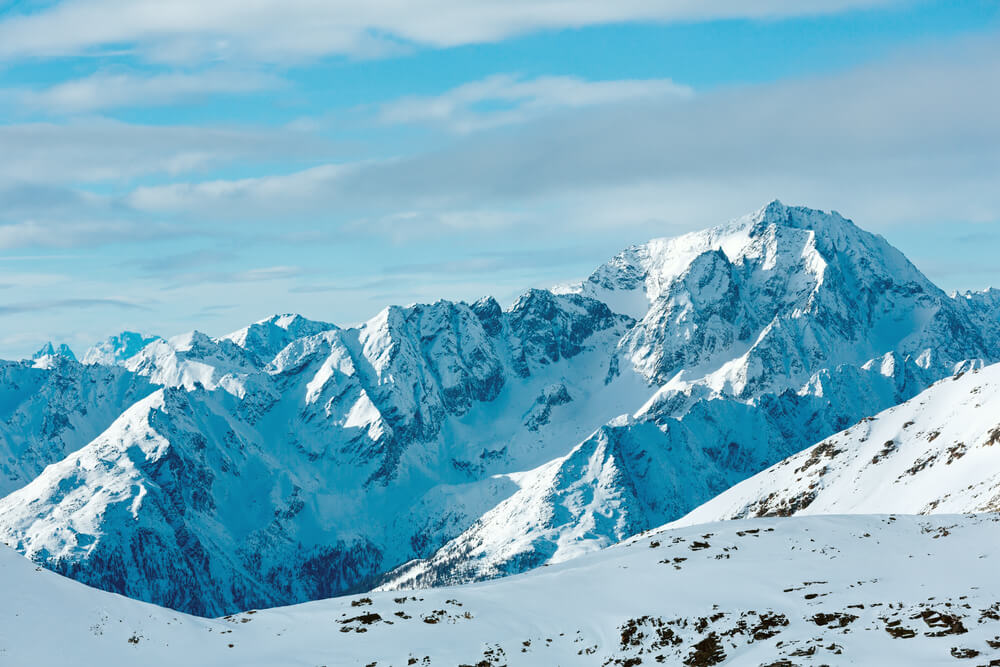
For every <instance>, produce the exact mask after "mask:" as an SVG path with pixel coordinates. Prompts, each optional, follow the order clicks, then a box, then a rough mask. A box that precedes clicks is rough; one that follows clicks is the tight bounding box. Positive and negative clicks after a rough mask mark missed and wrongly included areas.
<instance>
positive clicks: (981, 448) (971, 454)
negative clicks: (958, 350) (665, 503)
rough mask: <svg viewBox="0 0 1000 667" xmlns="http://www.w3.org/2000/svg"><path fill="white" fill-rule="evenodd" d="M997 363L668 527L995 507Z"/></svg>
mask: <svg viewBox="0 0 1000 667" xmlns="http://www.w3.org/2000/svg"><path fill="white" fill-rule="evenodd" d="M998 407H1000V364H994V365H992V366H987V367H986V368H983V369H982V370H974V371H971V372H967V373H960V374H957V375H955V376H954V377H951V378H947V379H945V380H941V381H939V382H937V383H935V384H934V385H933V386H932V387H930V388H929V389H927V390H926V391H924V392H922V393H921V394H919V395H918V396H916V397H914V398H912V399H910V400H909V401H907V402H905V403H903V404H902V405H899V406H896V407H894V408H890V409H888V410H886V411H885V412H882V413H880V414H878V415H875V416H873V417H871V418H866V419H863V420H861V421H860V422H859V423H857V424H855V425H854V426H852V427H850V428H849V429H847V430H845V431H842V432H840V433H837V434H836V435H833V436H830V437H829V438H827V439H825V440H823V441H822V442H819V443H817V444H816V445H814V446H813V447H810V448H809V449H806V450H805V451H803V452H801V453H799V454H796V455H795V456H792V457H790V458H788V459H785V460H784V461H782V462H781V463H778V464H776V465H774V466H772V467H771V468H769V469H767V470H765V471H763V472H761V473H759V474H757V475H754V476H753V477H751V478H750V479H747V480H745V481H743V482H741V483H740V484H737V485H736V486H734V487H733V488H731V489H729V490H728V491H725V492H724V493H722V494H720V495H719V496H717V497H715V498H713V499H712V500H711V501H709V502H707V503H705V504H704V505H702V506H701V507H698V508H697V509H695V510H694V511H692V512H691V513H690V514H688V515H687V516H685V517H683V518H682V519H680V520H679V521H677V522H676V523H675V524H674V525H678V526H679V525H691V524H698V523H704V522H706V521H719V520H723V519H739V518H746V517H755V516H774V515H778V516H786V515H802V514H845V513H859V514H864V513H876V512H877V513H887V512H904V513H908V514H927V513H955V512H996V511H998V510H1000V412H998V410H997V408H998Z"/></svg>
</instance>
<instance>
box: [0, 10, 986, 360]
mask: <svg viewBox="0 0 1000 667" xmlns="http://www.w3.org/2000/svg"><path fill="white" fill-rule="evenodd" d="M774 198H779V199H781V200H782V201H783V202H785V203H787V204H795V205H805V206H810V207H813V208H820V209H824V210H830V209H834V210H837V211H839V212H840V213H842V214H843V215H845V216H847V217H849V218H851V219H853V220H854V221H855V222H856V223H857V224H859V225H860V226H862V227H864V228H866V229H868V230H870V231H873V232H877V233H879V234H882V235H883V236H885V237H886V238H887V239H888V240H889V241H890V242H891V243H893V244H894V245H896V246H897V247H898V248H900V249H901V250H902V251H903V252H904V253H906V254H907V256H909V257H910V259H911V260H912V261H913V262H914V263H915V264H916V265H917V266H918V267H919V268H920V269H921V270H923V271H924V272H925V273H926V274H927V275H928V276H929V277H930V278H931V279H932V280H933V281H935V282H936V283H937V284H938V285H939V286H941V287H942V288H944V289H946V290H949V291H950V290H954V289H960V290H961V289H981V288H985V287H988V286H998V287H1000V262H998V261H997V254H998V251H1000V3H998V2H997V1H996V0H992V1H986V0H966V1H961V0H953V1H950V2H935V1H918V0H912V1H906V0H808V1H805V0H757V1H756V2H753V3H747V2H743V1H741V0H617V1H616V2H606V0H534V1H527V0H500V1H496V0H424V1H423V2H419V3H416V2H412V1H408V2H407V1H403V0H366V1H365V2H360V1H358V0H354V1H347V0H325V1H321V0H282V1H281V2H278V1H272V0H239V1H237V0H213V2H211V3H206V2H203V1H201V0H199V1H195V0H172V1H171V2H162V1H160V0H0V358H20V357H22V356H25V355H30V354H31V353H32V352H33V351H34V350H36V349H38V348H39V347H41V345H42V344H43V343H44V342H46V341H49V340H52V341H54V342H56V343H62V342H65V343H68V344H69V345H70V346H71V347H72V348H73V349H74V350H75V351H77V353H82V352H83V351H84V350H85V349H86V348H87V347H88V346H89V345H91V344H93V343H94V342H96V341H98V340H100V339H103V338H105V337H107V336H109V335H112V334H114V333H117V332H119V331H122V330H132V331H140V332H144V333H149V334H158V335H163V336H170V335H174V334H179V333H182V332H186V331H190V330H192V329H198V330H200V331H204V332H206V333H208V334H210V335H222V334H225V333H228V332H230V331H233V330H235V329H238V328H240V327H242V326H245V325H246V324H248V323H250V322H253V321H256V320H260V319H263V318H265V317H267V316H269V315H271V314H274V313H284V312H298V313H301V314H303V315H305V316H307V317H311V318H313V319H318V320H323V321H328V322H334V323H337V324H340V325H351V324H355V323H357V322H361V321H364V320H366V319H368V318H370V317H372V316H373V315H375V314H376V313H377V312H378V311H379V310H381V309H382V308H383V307H384V306H386V305H389V304H407V303H413V302H427V301H436V300H438V299H440V298H447V299H465V300H471V299H475V298H478V297H480V296H485V295H492V296H495V297H496V298H498V299H499V300H500V301H501V302H502V303H509V302H510V301H512V300H513V299H514V298H516V296H517V295H518V294H520V293H521V292H523V291H524V290H525V289H527V288H529V287H546V286H551V285H553V284H556V283H563V282H568V281H572V280H579V279H581V278H583V277H585V276H586V275H587V274H588V273H589V272H590V271H591V270H592V269H593V268H595V267H596V266H597V265H599V264H600V263H602V262H603V261H605V260H606V259H608V258H609V257H611V256H612V255H614V254H615V253H616V252H618V251H619V250H621V249H622V248H624V247H627V246H629V245H631V244H634V243H639V242H642V241H645V240H647V239H649V238H654V237H660V236H671V235H675V234H680V233H683V232H687V231H691V230H695V229H701V228H705V227H708V226H712V225H715V224H719V223H722V222H725V221H726V220H729V219H732V218H734V217H737V216H740V215H742V214H744V213H747V212H749V211H752V210H755V209H757V208H759V207H760V206H762V205H763V204H765V203H766V202H768V201H770V200H771V199H774Z"/></svg>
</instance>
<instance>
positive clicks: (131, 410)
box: [0, 202, 1000, 616]
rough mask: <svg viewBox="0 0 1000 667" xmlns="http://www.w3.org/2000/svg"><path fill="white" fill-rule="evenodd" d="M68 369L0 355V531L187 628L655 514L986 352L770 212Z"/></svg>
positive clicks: (894, 257)
mask: <svg viewBox="0 0 1000 667" xmlns="http://www.w3.org/2000/svg"><path fill="white" fill-rule="evenodd" d="M136 348H141V349H138V351H136ZM84 358H85V359H86V360H88V361H94V362H98V363H93V364H81V363H78V362H76V361H73V360H72V359H70V358H69V356H68V354H60V353H59V351H58V350H57V349H56V348H55V347H49V346H47V347H46V348H45V349H44V350H43V353H42V354H40V355H39V357H38V359H35V360H33V361H23V362H5V363H4V364H2V365H0V373H2V383H0V473H2V474H0V494H4V496H5V497H3V498H0V540H2V541H5V542H7V543H9V544H11V545H12V546H13V547H14V548H16V549H17V550H18V551H20V552H22V553H24V554H27V555H29V556H30V557H31V558H33V559H35V560H36V561H37V562H39V563H42V564H44V565H45V566H47V567H49V568H52V569H55V570H57V571H59V572H62V573H65V574H67V575H69V576H72V577H73V578H76V579H78V580H80V581H83V582H86V583H89V584H92V585H94V586H97V587H100V588H103V589H106V590H110V591H115V592H120V593H124V594H126V595H129V596H131V597H135V598H138V599H142V600H146V601H151V602H155V603H158V604H161V605H164V606H169V607H172V608H175V609H178V610H182V611H187V612H190V613H196V614H200V615H205V616H214V615H220V614H223V613H228V612H230V611H237V610H240V609H245V608H250V607H270V606H278V605H286V604H291V603H294V602H300V601H306V600H314V599H320V598H325V597H329V596H332V595H337V594H343V593H349V592H354V591H358V590H364V589H367V588H369V587H371V586H373V585H376V584H381V585H383V586H384V587H387V588H392V587H402V588H409V587H414V586H430V585H442V584H450V583H458V582H464V581H476V580H483V579H488V578H491V577H496V576H500V575H505V574H511V573H517V572H523V571H525V570H527V569H530V568H533V567H537V566H540V565H543V564H550V563H558V562H561V561H564V560H567V559H569V558H571V557H575V556H578V555H580V554H583V553H587V552H589V551H593V550H595V549H598V548H601V547H605V546H608V545H610V544H613V543H615V542H618V541H620V540H623V539H626V538H628V537H630V536H632V535H635V534H637V533H639V532H642V531H644V530H648V529H650V528H653V527H656V526H660V525H663V524H665V523H667V522H669V521H671V520H674V519H677V518H679V517H681V516H683V515H684V514H685V513H687V512H689V511H690V510H691V509H693V508H695V507H697V506H698V505H700V504H702V503H704V502H706V501H708V500H709V499H711V498H712V497H713V496H715V495H717V494H719V493H721V492H723V491H725V490H726V489H727V488H729V487H730V486H732V485H733V484H736V483H738V482H740V481H741V480H744V479H746V478H747V477H749V476H751V475H753V474H755V473H757V472H759V471H761V470H763V469H765V468H767V467H768V466H770V465H772V464H774V463H775V462H777V461H780V460H782V459H784V458H786V457H788V456H790V455H792V454H794V453H795V452H798V451H800V450H801V449H803V448H805V447H807V446H809V445H812V444H814V443H815V442H817V441H818V440H820V439H822V438H824V437H826V436H828V435H830V434H832V433H836V432H838V431H840V430H842V429H844V428H846V427H847V426H848V425H850V424H852V423H854V422H856V421H857V420H858V419H860V418H862V417H865V416H868V415H871V414H873V413H875V412H878V411H880V410H883V409H885V408H888V407H890V406H893V405H896V404H898V403H899V402H901V401H903V400H906V399H909V398H911V397H913V396H914V395H916V394H917V393H919V392H920V391H922V390H923V389H925V388H926V387H927V386H928V385H930V384H931V383H932V382H934V381H936V380H939V379H941V378H943V377H947V376H951V375H953V374H954V373H955V372H956V371H957V370H971V369H974V368H979V367H981V366H983V365H985V364H989V363H994V362H998V361H1000V293H998V292H996V291H987V292H981V293H969V294H962V295H951V296H949V295H947V294H945V293H944V292H942V291H941V290H940V289H938V288H937V287H936V286H935V285H933V283H931V282H930V281H929V280H928V279H927V278H926V277H925V276H923V275H922V274H921V273H920V271H919V270H918V269H917V268H916V267H914V266H913V265H912V264H911V263H910V262H909V261H908V260H907V259H906V258H905V257H904V256H903V255H902V254H901V253H900V252H899V251H898V250H896V249H894V248H893V247H892V246H890V245H889V244H888V243H887V242H886V241H885V240H884V239H882V238H881V237H879V236H876V235H874V234H870V233H868V232H865V231H864V230H862V229H860V228H858V227H857V226H856V225H854V224H853V223H852V222H851V221H849V220H847V219H845V218H843V217H841V216H840V215H839V214H836V213H825V212H821V211H815V210H811V209H807V208H802V207H788V206H784V205H782V204H781V203H780V202H772V203H770V204H768V205H767V206H765V207H763V208H762V209H760V210H758V211H755V212H753V213H751V214H749V215H746V216H744V217H742V218H739V219H737V220H735V221H733V222H730V223H727V224H724V225H721V226H719V227H716V228H713V229H710V230H706V231H703V232H697V233H692V234H687V235H684V236H681V237H677V238H673V239H657V240H653V241H650V242H649V243H645V244H642V245H640V246H636V247H633V248H629V249H627V250H625V251H623V252H621V253H619V254H618V255H616V256H615V257H613V258H612V259H611V260H610V261H609V262H607V263H606V264H604V265H603V266H601V267H599V268H598V269H597V270H596V271H595V272H594V273H593V274H592V275H591V276H590V277H589V278H587V279H586V280H584V281H582V282H581V283H579V284H576V285H572V286H569V287H565V288H561V289H554V290H537V289H535V290H529V291H528V292H526V293H525V294H524V295H522V296H521V297H520V298H518V299H517V300H516V301H515V302H514V303H513V304H510V305H509V306H507V307H501V305H500V304H499V303H497V302H496V301H495V300H494V299H492V298H483V299H481V300H479V301H476V302H475V303H471V304H469V303H451V302H447V301H439V302H437V303H434V304H416V305H411V306H406V307H398V306H391V307H388V308H386V309H385V310H384V311H382V312H381V313H379V314H378V315H376V316H375V317H373V318H372V319H371V320H369V321H368V322H365V323H364V324H362V325H360V326H357V327H351V328H341V327H338V326H335V325H333V324H329V323H326V322H320V321H313V320H308V319H306V318H303V317H300V316H296V315H284V316H275V317H272V318H269V319H266V320H262V321H261V322H258V323H256V324H252V325H250V326H248V327H246V328H244V329H242V330H240V331H237V332H234V333H232V334H230V335H227V336H221V337H217V338H213V337H210V336H207V335H205V334H202V333H199V332H192V333H189V334H185V335H181V336H176V337H173V338H169V339H158V338H155V337H147V336H139V335H138V334H123V335H121V336H118V337H115V338H113V339H110V340H109V341H107V342H106V343H105V344H101V345H99V346H97V347H95V348H94V349H93V350H91V351H90V352H88V353H87V354H86V355H85V356H84ZM102 364H109V365H102ZM46 466H47V467H46Z"/></svg>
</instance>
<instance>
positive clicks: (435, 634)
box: [0, 514, 1000, 667]
mask: <svg viewBox="0 0 1000 667" xmlns="http://www.w3.org/2000/svg"><path fill="white" fill-rule="evenodd" d="M998 520H1000V518H998V516H997V515H994V514H985V515H977V516H964V515H961V516H953V515H943V516H935V517H904V516H900V517H895V516H826V517H802V518H785V519H776V518H771V519H753V520H746V521H731V522H723V523H719V524H710V525H701V526H694V527H689V528H682V529H675V530H658V531H656V532H654V533H652V534H648V535H644V536H642V537H640V538H637V539H635V540H632V541H630V542H629V543H627V544H623V545H620V546H616V547H614V548H611V549H607V550H604V551H601V552H598V553H594V554H589V555H586V556H583V557H581V558H578V559H575V560H573V561H571V562H568V563H563V564H560V565H553V566H551V567H548V568H542V569H540V570H536V571H535V572H532V573H528V574H525V575H521V576H516V577H511V578H507V579H503V580H498V581H494V582H488V583H485V584H477V585H469V586H463V587H456V588H443V589H434V590H428V591H418V592H399V593H372V594H368V595H355V596H351V597H344V598H337V599H332V600H323V601H319V602H312V603H307V604H301V605H297V606H294V607H283V608H278V609H271V610H265V611H259V612H254V611H248V612H245V613H239V614H235V615H232V616H228V617H225V618H219V619H203V618H196V617H192V616H187V615H185V614H182V613H178V612H174V611H170V610H167V609H163V608H160V607H155V606H152V605H148V604H144V603H141V602H137V601H134V600H129V599H127V598H123V597H119V596H117V595H113V594H108V593H104V592H101V591H97V590H94V589H90V588H87V587H85V586H83V585H81V584H79V583H76V582H73V581H70V580H67V579H64V578H62V577H60V576H58V575H55V574H53V573H50V572H47V571H45V570H42V569H41V568H35V567H34V566H33V565H32V564H31V563H30V562H29V561H27V560H25V559H23V558H21V557H20V556H18V555H16V554H14V553H13V552H11V551H7V550H3V549H2V547H0V586H2V587H3V590H4V604H3V605H0V662H3V663H4V664H12V665H22V664H31V665H42V666H44V665H65V664H76V665H85V666H87V665H101V666H102V667H111V666H114V665H135V664H142V665H177V664H189V665H198V666H201V665H206V666H207V665H232V664H240V665H376V666H382V667H387V666H391V665H396V666H402V665H479V666H483V667H485V666H489V665H493V666H498V665H511V666H517V665H545V666H548V665H557V664H563V665H569V664H572V665H595V666H596V665H644V664H650V665H652V664H672V665H681V664H683V665H693V666H706V665H821V664H826V665H845V664H866V665H874V664H906V665H948V664H956V665H987V664H994V663H995V661H996V660H998V659H1000V603H998V602H997V601H998V600H1000V584H998V581H997V578H996V576H995V574H996V566H997V563H996V561H997V559H998V558H1000V547H998V545H1000V539H998V537H1000V535H998V531H1000V523H998Z"/></svg>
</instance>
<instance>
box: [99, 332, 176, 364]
mask: <svg viewBox="0 0 1000 667" xmlns="http://www.w3.org/2000/svg"><path fill="white" fill-rule="evenodd" d="M158 339H159V336H145V335H143V334H141V333H136V332H135V331H123V332H121V333H120V334H116V335H114V336H111V337H109V338H107V339H105V340H103V341H101V342H100V343H97V344H96V345H94V346H92V347H90V348H89V349H88V350H87V351H86V352H85V353H84V355H83V363H85V364H104V365H112V364H119V363H121V362H123V361H125V360H126V359H128V358H129V357H132V356H134V355H136V354H138V353H139V351H140V350H142V348H144V347H146V346H147V345H149V344H150V343H152V342H153V341H155V340H158Z"/></svg>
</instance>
